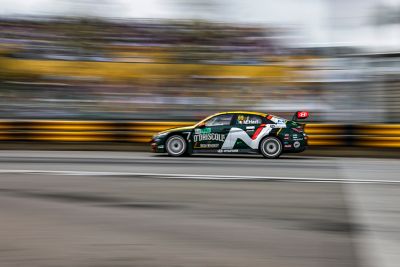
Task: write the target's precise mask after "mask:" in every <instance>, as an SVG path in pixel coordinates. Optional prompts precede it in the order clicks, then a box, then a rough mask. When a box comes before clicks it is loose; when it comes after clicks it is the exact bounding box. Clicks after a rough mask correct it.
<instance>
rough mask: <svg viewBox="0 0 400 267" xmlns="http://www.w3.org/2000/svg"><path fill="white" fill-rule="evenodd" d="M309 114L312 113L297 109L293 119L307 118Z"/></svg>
mask: <svg viewBox="0 0 400 267" xmlns="http://www.w3.org/2000/svg"><path fill="white" fill-rule="evenodd" d="M308 115H310V113H309V112H308V111H296V113H294V115H293V117H292V121H297V120H304V119H307V118H308Z"/></svg>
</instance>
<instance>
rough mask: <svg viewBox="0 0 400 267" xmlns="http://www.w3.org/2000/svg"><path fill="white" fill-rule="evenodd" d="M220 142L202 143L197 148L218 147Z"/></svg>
mask: <svg viewBox="0 0 400 267" xmlns="http://www.w3.org/2000/svg"><path fill="white" fill-rule="evenodd" d="M218 147H219V144H200V146H196V147H195V148H218Z"/></svg>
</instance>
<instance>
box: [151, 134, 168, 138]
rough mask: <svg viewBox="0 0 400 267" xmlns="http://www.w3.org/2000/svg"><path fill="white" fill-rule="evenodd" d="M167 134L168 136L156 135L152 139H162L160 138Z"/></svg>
mask: <svg viewBox="0 0 400 267" xmlns="http://www.w3.org/2000/svg"><path fill="white" fill-rule="evenodd" d="M167 134H168V133H162V134H156V135H154V136H153V139H159V138H162V137H164V136H166V135H167Z"/></svg>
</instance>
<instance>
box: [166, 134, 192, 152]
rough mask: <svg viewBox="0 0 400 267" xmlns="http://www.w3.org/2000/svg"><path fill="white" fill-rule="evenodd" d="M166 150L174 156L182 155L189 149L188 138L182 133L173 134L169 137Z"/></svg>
mask: <svg viewBox="0 0 400 267" xmlns="http://www.w3.org/2000/svg"><path fill="white" fill-rule="evenodd" d="M165 147H166V150H167V153H168V155H170V156H173V157H179V156H182V155H183V154H184V153H185V152H186V149H187V144H186V140H185V139H184V138H183V137H182V136H180V135H173V136H171V137H169V138H168V139H167V142H166V146H165Z"/></svg>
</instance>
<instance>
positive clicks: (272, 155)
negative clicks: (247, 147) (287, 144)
mask: <svg viewBox="0 0 400 267" xmlns="http://www.w3.org/2000/svg"><path fill="white" fill-rule="evenodd" d="M282 149H283V148H282V143H281V141H280V140H279V139H278V138H276V137H273V136H269V137H266V138H264V139H263V140H262V141H261V143H260V152H261V154H262V155H263V156H264V157H265V158H268V159H276V158H278V157H279V156H280V155H281V153H282Z"/></svg>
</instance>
